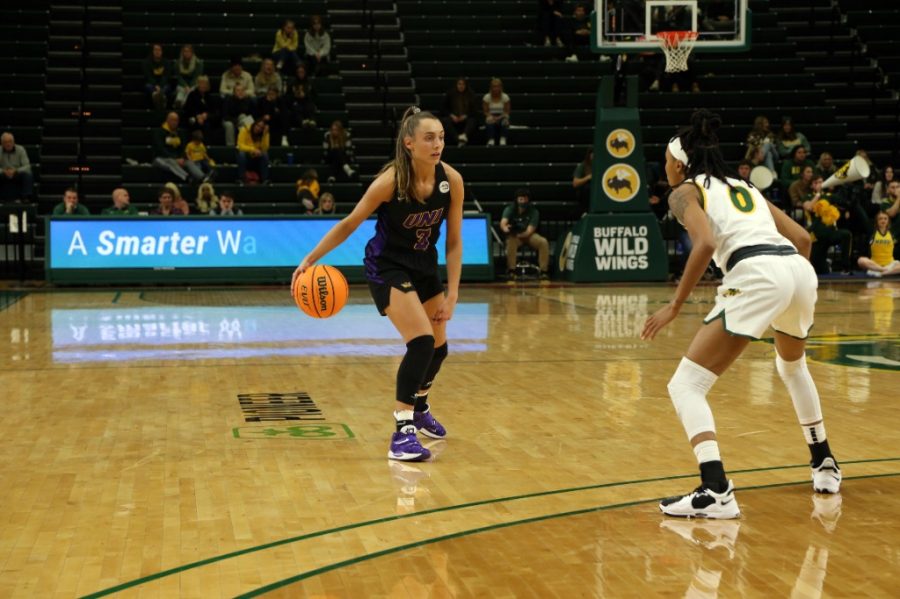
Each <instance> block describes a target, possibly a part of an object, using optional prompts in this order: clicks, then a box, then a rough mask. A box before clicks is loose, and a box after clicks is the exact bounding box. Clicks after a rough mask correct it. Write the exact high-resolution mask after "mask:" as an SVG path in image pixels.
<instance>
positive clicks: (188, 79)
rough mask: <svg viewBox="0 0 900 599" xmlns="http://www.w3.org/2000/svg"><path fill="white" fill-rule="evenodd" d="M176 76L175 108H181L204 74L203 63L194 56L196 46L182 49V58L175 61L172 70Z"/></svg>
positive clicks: (187, 45) (186, 46) (189, 45)
mask: <svg viewBox="0 0 900 599" xmlns="http://www.w3.org/2000/svg"><path fill="white" fill-rule="evenodd" d="M172 72H173V73H174V74H175V108H176V109H177V108H181V106H183V105H184V103H185V101H186V100H187V97H188V94H189V93H191V91H192V90H193V89H194V87H196V86H197V79H198V78H199V77H200V75H202V74H203V61H202V60H200V59H199V58H197V55H196V54H194V46H192V45H191V44H185V45H183V46H182V47H181V56H179V57H178V58H177V59H176V60H175V66H174V68H173V69H172Z"/></svg>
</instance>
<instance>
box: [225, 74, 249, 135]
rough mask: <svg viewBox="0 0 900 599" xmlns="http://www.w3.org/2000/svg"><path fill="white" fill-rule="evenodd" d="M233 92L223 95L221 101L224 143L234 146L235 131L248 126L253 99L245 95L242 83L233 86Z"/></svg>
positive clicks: (245, 91)
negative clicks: (223, 97) (223, 99)
mask: <svg viewBox="0 0 900 599" xmlns="http://www.w3.org/2000/svg"><path fill="white" fill-rule="evenodd" d="M233 91H234V93H233V94H231V95H230V96H226V97H225V101H224V102H223V103H222V126H223V127H225V145H227V146H234V144H235V141H236V140H235V135H234V134H235V131H240V130H241V129H243V128H244V127H249V126H250V125H252V124H253V121H254V120H255V119H254V118H253V101H252V100H250V96H248V95H247V90H246V88H245V87H244V85H243V84H241V83H238V84H237V85H235V86H234V90H233Z"/></svg>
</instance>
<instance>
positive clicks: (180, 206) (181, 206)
mask: <svg viewBox="0 0 900 599" xmlns="http://www.w3.org/2000/svg"><path fill="white" fill-rule="evenodd" d="M163 187H165V188H166V189H168V190H169V191H171V192H172V205H173V206H174V207H175V209H176V210H178V211H179V212H181V213H182V214H185V215H187V214H190V213H191V206H190V204H188V203H187V200H185V199H184V196H183V195H181V190H180V189H178V186H177V185H175V184H174V183H172V182H171V181H169V182H168V183H166V184H165V185H163Z"/></svg>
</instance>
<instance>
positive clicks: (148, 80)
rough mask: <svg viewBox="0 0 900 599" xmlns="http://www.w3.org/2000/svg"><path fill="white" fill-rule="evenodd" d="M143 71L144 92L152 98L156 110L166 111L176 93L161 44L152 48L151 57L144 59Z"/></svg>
mask: <svg viewBox="0 0 900 599" xmlns="http://www.w3.org/2000/svg"><path fill="white" fill-rule="evenodd" d="M141 66H142V70H143V72H144V91H146V92H147V97H148V98H150V101H151V102H152V104H153V106H154V108H156V109H157V110H165V109H166V107H167V106H168V105H169V102H170V101H171V100H172V95H173V94H174V93H175V90H174V87H173V86H172V72H171V71H170V70H169V65H168V64H166V61H165V59H164V58H163V49H162V46H161V45H160V44H153V45H152V46H150V55H149V56H147V58H145V59H144V62H143V64H142V65H141Z"/></svg>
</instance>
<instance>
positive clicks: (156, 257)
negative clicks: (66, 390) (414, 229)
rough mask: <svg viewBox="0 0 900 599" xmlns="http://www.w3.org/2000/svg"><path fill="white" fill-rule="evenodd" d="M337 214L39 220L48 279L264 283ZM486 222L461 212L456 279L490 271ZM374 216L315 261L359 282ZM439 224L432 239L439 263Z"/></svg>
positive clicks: (284, 269)
mask: <svg viewBox="0 0 900 599" xmlns="http://www.w3.org/2000/svg"><path fill="white" fill-rule="evenodd" d="M338 221H339V219H337V218H333V217H314V216H297V217H236V218H234V217H232V218H227V217H225V218H214V217H81V218H77V217H75V218H73V217H54V218H49V219H48V220H47V242H46V243H47V254H46V255H47V259H48V260H47V269H46V271H47V278H48V280H50V281H53V282H62V283H65V282H95V283H117V282H168V281H181V282H186V281H196V282H214V281H218V282H222V281H240V282H268V281H284V280H285V277H287V278H288V279H289V277H290V273H291V272H292V271H293V269H294V268H295V267H296V266H297V264H299V263H300V260H302V259H303V257H304V256H305V255H306V254H307V253H309V251H310V250H312V248H313V247H314V246H315V244H316V243H318V241H319V240H320V239H321V238H322V236H323V235H325V233H327V232H328V230H329V229H331V227H333V226H334V225H335V224H336V223H337V222H338ZM489 227H490V222H489V219H488V217H487V216H486V215H480V214H479V215H466V216H465V217H464V218H463V225H462V240H463V258H462V261H463V277H464V278H465V279H474V280H484V279H489V278H491V277H492V274H493V268H492V262H491V246H490V231H489ZM374 231H375V220H374V219H369V220H367V221H365V222H363V223H362V224H361V225H360V226H359V228H358V229H357V230H356V231H355V232H354V233H353V234H352V235H351V236H350V237H349V238H347V240H346V241H345V242H344V243H342V244H341V245H340V246H339V247H337V248H335V249H334V250H333V251H331V252H330V253H328V254H327V255H325V256H324V257H323V258H322V259H321V260H320V261H319V262H320V263H322V264H330V265H332V266H336V267H338V268H340V269H341V271H342V272H344V274H345V275H346V276H347V277H348V278H349V279H351V280H357V281H358V280H361V276H362V262H363V257H364V256H365V246H366V243H367V242H368V240H369V239H370V238H371V237H372V236H373V235H374ZM445 236H446V223H444V224H443V225H442V226H441V237H440V238H439V240H438V241H437V244H436V245H437V250H438V260H439V263H440V264H441V265H443V264H445V256H444V254H445V250H444V248H445V243H444V241H445V239H446V237H445Z"/></svg>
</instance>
